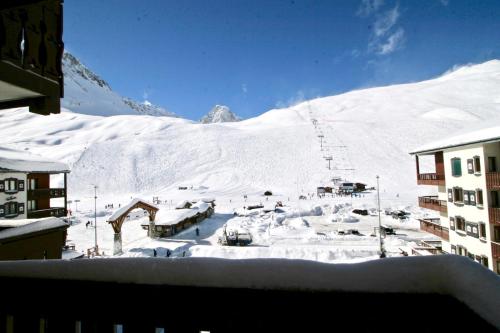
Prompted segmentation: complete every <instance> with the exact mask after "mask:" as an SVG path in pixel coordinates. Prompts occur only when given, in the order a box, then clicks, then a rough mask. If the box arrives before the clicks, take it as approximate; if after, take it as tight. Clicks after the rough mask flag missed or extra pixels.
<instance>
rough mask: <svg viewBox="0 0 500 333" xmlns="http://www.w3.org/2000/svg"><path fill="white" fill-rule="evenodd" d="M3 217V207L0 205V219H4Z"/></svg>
mask: <svg viewBox="0 0 500 333" xmlns="http://www.w3.org/2000/svg"><path fill="white" fill-rule="evenodd" d="M4 216H5V206H4V205H0V217H4Z"/></svg>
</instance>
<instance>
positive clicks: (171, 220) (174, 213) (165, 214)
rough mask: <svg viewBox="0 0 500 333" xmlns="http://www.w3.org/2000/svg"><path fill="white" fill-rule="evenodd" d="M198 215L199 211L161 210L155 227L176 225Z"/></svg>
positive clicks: (157, 215)
mask: <svg viewBox="0 0 500 333" xmlns="http://www.w3.org/2000/svg"><path fill="white" fill-rule="evenodd" d="M198 213H199V211H198V209H172V210H160V211H159V212H158V213H157V214H156V218H155V225H174V224H177V223H179V222H181V221H184V220H185V219H188V218H191V217H193V216H195V215H196V214H198Z"/></svg>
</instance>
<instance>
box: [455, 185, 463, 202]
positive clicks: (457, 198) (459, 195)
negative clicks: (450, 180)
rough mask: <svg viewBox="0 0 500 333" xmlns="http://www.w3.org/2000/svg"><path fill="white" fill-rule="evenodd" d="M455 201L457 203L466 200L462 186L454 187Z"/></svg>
mask: <svg viewBox="0 0 500 333" xmlns="http://www.w3.org/2000/svg"><path fill="white" fill-rule="evenodd" d="M453 201H454V202H457V203H463V201H464V191H463V189H462V188H461V187H454V188H453Z"/></svg>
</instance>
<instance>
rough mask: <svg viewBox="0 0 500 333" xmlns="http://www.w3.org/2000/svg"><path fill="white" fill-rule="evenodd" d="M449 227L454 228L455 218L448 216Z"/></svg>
mask: <svg viewBox="0 0 500 333" xmlns="http://www.w3.org/2000/svg"><path fill="white" fill-rule="evenodd" d="M450 229H451V230H455V218H454V217H450Z"/></svg>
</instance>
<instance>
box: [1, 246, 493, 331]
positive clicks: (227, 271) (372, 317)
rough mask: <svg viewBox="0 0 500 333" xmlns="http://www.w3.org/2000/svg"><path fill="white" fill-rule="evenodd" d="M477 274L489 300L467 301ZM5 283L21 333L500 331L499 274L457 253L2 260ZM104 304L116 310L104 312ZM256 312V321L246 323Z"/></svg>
mask: <svg viewBox="0 0 500 333" xmlns="http://www.w3.org/2000/svg"><path fill="white" fill-rule="evenodd" d="M450 276H452V277H453V283H451V284H450V283H448V282H447V281H449V279H450ZM368 277H369V278H368ZM471 277H473V278H474V279H473V280H474V283H475V284H477V285H480V286H481V289H482V290H487V291H488V292H482V293H481V292H478V293H471V292H464V291H467V290H470V286H471ZM0 281H1V282H2V285H3V286H8V288H3V290H2V302H1V304H0V321H2V322H3V323H4V324H3V327H5V322H7V323H10V325H11V326H13V327H14V330H11V332H12V331H14V332H26V333H30V332H48V333H50V332H75V331H76V332H110V333H111V332H113V331H114V332H117V331H123V332H125V333H126V332H144V333H147V332H150V333H153V332H155V328H163V329H164V330H165V332H200V331H210V332H297V331H302V332H328V331H331V330H332V328H333V327H334V328H335V330H337V331H346V332H347V331H358V332H400V331H401V329H402V328H404V327H407V328H408V323H411V331H415V332H429V331H433V332H453V331H455V332H461V331H463V327H474V331H475V332H495V331H496V330H495V327H496V328H500V317H499V316H498V300H497V297H496V296H497V295H498V294H499V293H500V284H499V283H498V277H497V276H496V275H495V274H493V273H492V272H490V271H488V270H487V269H485V268H483V267H482V266H480V265H477V264H476V263H474V262H472V261H471V260H469V259H467V258H464V257H459V256H452V255H440V256H427V257H406V258H389V259H383V260H375V261H370V262H365V263H358V264H347V265H346V264H337V265H334V264H333V265H332V264H324V263H318V262H311V261H302V260H284V259H250V260H227V259H215V258H177V259H167V258H117V259H80V260H74V261H66V260H45V261H17V262H0ZM64 295H70V298H69V300H68V299H65V298H64V297H63V296H64ZM96 295H101V296H100V297H101V298H100V301H102V302H109V304H111V305H110V306H106V307H104V308H103V307H97V308H95V302H96ZM166 299H168V306H166V305H165V300H166ZM27 300H29V301H27ZM132 300H133V301H132ZM68 301H70V302H71V303H68ZM131 302H132V303H131ZM133 304H141V305H142V306H133ZM256 304H257V305H256ZM304 304H307V306H304ZM325 304H327V306H325ZM429 304H440V310H439V316H426V317H425V320H415V314H416V313H422V309H427V308H428V307H429ZM395 305H396V306H395ZM221 309H223V311H222V312H221ZM257 309H258V313H259V315H258V316H257V317H252V316H248V315H246V314H249V313H255V311H257ZM388 309H390V311H389V312H388ZM360 311H361V312H360ZM318 318H320V319H318ZM321 318H323V319H324V318H331V320H326V319H325V320H323V319H321ZM381 318H384V320H380V319H381ZM443 318H450V319H451V320H444V319H443ZM453 318H460V320H453ZM7 331H8V332H9V330H7Z"/></svg>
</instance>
